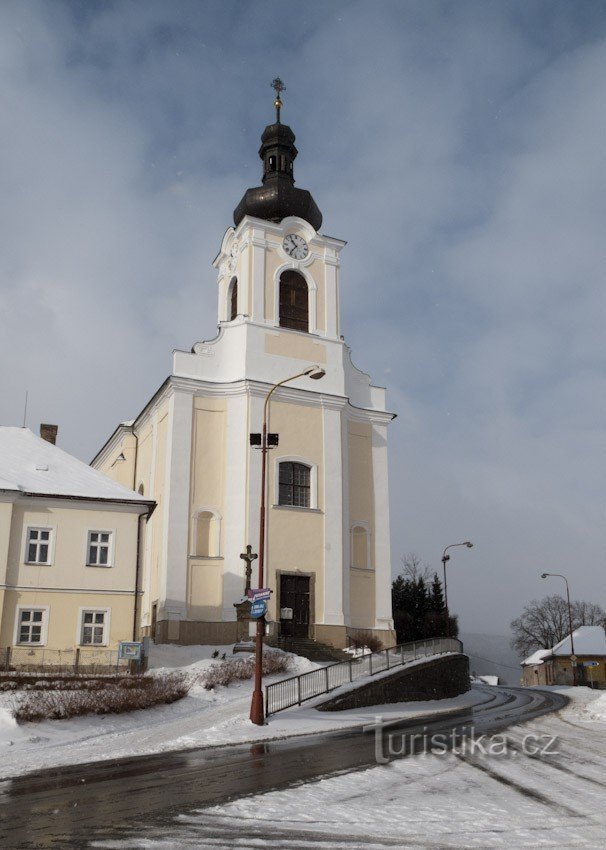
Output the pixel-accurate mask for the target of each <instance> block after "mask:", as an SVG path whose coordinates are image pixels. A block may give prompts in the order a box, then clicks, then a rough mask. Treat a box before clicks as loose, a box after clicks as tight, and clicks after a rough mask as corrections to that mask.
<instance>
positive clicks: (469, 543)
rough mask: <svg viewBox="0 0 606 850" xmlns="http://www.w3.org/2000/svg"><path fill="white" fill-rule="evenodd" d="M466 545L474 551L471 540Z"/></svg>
mask: <svg viewBox="0 0 606 850" xmlns="http://www.w3.org/2000/svg"><path fill="white" fill-rule="evenodd" d="M465 545H466V546H467V548H468V549H473V543H472V542H471V540H467V541H466V543H465Z"/></svg>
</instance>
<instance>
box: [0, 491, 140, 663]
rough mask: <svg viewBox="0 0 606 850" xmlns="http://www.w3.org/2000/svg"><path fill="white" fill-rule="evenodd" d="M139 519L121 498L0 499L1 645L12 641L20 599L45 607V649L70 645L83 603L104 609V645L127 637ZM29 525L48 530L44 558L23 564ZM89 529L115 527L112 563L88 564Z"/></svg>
mask: <svg viewBox="0 0 606 850" xmlns="http://www.w3.org/2000/svg"><path fill="white" fill-rule="evenodd" d="M8 507H12V511H10V512H9V510H8ZM7 519H10V523H8V522H7ZM138 522H139V512H138V510H136V509H133V508H130V509H129V508H126V507H124V506H118V505H116V506H113V507H110V506H104V505H99V503H86V502H67V501H64V500H60V499H36V501H35V502H34V501H31V502H30V501H27V502H21V501H17V502H16V503H15V504H14V505H12V506H7V505H6V504H1V505H0V557H3V558H4V564H5V565H6V574H5V577H4V582H3V583H4V584H6V585H8V587H7V588H6V589H4V590H3V598H1V599H0V601H1V608H0V614H1V620H0V646H2V647H5V646H11V645H14V640H15V622H16V613H17V607H18V606H23V607H48V613H47V615H46V632H47V636H46V641H45V644H44V645H45V647H46V648H47V649H61V650H67V649H70V648H71V649H73V648H74V646H76V645H77V644H78V642H79V639H80V638H79V629H80V626H81V620H80V609H82V608H87V609H109V612H110V614H109V626H110V630H109V633H108V640H107V643H106V644H104V648H115V647H116V646H117V644H118V641H120V640H131V639H132V635H133V605H134V589H135V578H136V567H137V560H136V552H137V527H138ZM29 527H44V528H50V529H52V539H51V559H50V560H51V563H50V564H49V565H34V564H28V563H26V541H27V529H28V528H29ZM94 530H98V531H111V532H112V547H113V551H112V555H113V557H112V559H111V564H112V565H111V566H109V567H89V566H87V565H86V560H87V539H88V532H89V531H94ZM3 553H5V554H4V556H3ZM0 564H1V562H0ZM35 649H36V647H35V646H34V647H31V646H27V647H25V648H20V650H19V652H20V654H21V655H23V653H24V652H25V650H27V651H28V653H29V652H30V651H32V650H35ZM28 658H29V659H30V661H29V662H28V663H30V662H31V663H35V661H33V660H32V659H33V656H32V657H31V658H30V656H29V655H28ZM22 660H24V661H25V660H27V659H22Z"/></svg>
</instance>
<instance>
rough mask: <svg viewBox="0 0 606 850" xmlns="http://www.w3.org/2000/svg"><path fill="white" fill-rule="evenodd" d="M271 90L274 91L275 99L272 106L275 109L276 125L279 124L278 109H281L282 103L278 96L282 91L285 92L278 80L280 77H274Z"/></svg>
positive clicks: (284, 87) (282, 84) (280, 81)
mask: <svg viewBox="0 0 606 850" xmlns="http://www.w3.org/2000/svg"><path fill="white" fill-rule="evenodd" d="M271 87H272V89H275V91H276V99H275V100H274V106H275V107H276V123H277V124H279V123H280V109H281V108H282V101H281V100H280V94H281V93H282V92H283V91H286V86H285V85H284V83H283V82H282V80H281V79H280V77H276V78H275V80H272V83H271Z"/></svg>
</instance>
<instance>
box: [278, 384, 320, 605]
mask: <svg viewBox="0 0 606 850" xmlns="http://www.w3.org/2000/svg"><path fill="white" fill-rule="evenodd" d="M270 430H271V431H277V432H278V433H279V434H280V445H279V447H278V448H277V449H275V450H273V451H272V452H270V460H269V486H268V503H269V505H270V506H272V507H270V508H269V510H268V512H267V546H268V559H267V561H268V563H267V566H268V582H269V584H268V586H269V587H273V588H276V586H277V584H276V570H280V571H281V572H296V571H300V572H303V573H313V574H315V582H316V583H315V606H316V610H315V612H313V615H314V620H316V621H321V620H322V619H323V616H324V611H323V599H324V513H323V511H324V484H323V475H324V468H323V430H322V411H321V409H319V408H317V407H306V406H305V405H302V404H293V403H287V402H281V401H273V402H272V405H271V420H270ZM288 456H294V457H300V458H301V459H302V460H304V461H306V462H307V463H311V464H314V465H315V466H316V467H317V509H316V510H306V509H302V508H288V507H273V506H275V505H276V504H277V501H278V494H277V492H276V485H275V479H276V464H277V463H279V461H280V459H281V458H284V457H288ZM312 500H313V496H312ZM269 610H270V615H271V616H272V617H273V618H276V617H277V612H276V594H275V593H274V595H273V596H272V600H271V602H270V605H269ZM278 619H279V618H278Z"/></svg>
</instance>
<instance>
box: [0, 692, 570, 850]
mask: <svg viewBox="0 0 606 850" xmlns="http://www.w3.org/2000/svg"><path fill="white" fill-rule="evenodd" d="M489 691H490V694H491V696H492V697H493V698H492V699H491V701H490V702H489V703H485V704H483V705H482V706H478V707H477V708H475V709H473V710H465V711H460V712H456V713H450V714H448V715H442V716H441V717H440V718H439V719H437V720H434V721H433V722H426V723H419V721H418V720H417V721H414V722H410V721H409V722H408V723H401V722H399V723H397V724H394V725H392V726H391V727H390V731H392V732H398V733H400V732H402V733H405V734H406V735H411V734H415V733H420V732H429V733H430V734H431V733H438V732H440V733H445V732H451V730H456V732H457V734H458V735H465V734H469V732H470V730H471V729H472V728H473V730H474V732H475V733H476V734H481V733H488V732H496V731H498V730H500V729H503V728H505V727H506V726H508V725H511V724H513V723H521V722H524V721H525V720H530V719H532V718H534V717H538V716H540V715H541V714H545V713H547V712H550V711H557V710H558V709H560V708H562V707H563V706H564V705H565V704H566V702H567V700H566V698H565V697H563V696H560V695H559V694H555V693H548V692H543V691H537V690H532V691H531V690H524V689H521V688H500V687H499V688H491V689H489ZM374 764H376V761H375V740H374V735H373V734H372V733H370V734H369V733H367V734H364V733H363V732H362V731H361V730H360V729H359V728H358V729H356V730H350V731H341V732H336V733H330V734H321V735H306V736H300V737H297V738H289V739H282V740H277V741H268V742H265V743H259V744H240V745H236V746H228V747H217V748H204V749H196V750H189V751H182V752H173V753H170V752H169V753H162V754H159V755H153V756H141V757H135V758H127V759H120V760H118V761H111V762H110V761H107V762H97V763H95V764H86V765H76V766H70V767H61V768H56V769H53V770H45V771H41V772H39V773H30V774H27V775H26V776H22V777H17V778H13V779H7V780H4V781H2V782H1V783H0V847H2V848H6V850H9V848H10V850H21V848H85V847H90V846H91V844H90V842H92V841H99V840H103V839H105V840H108V839H113V840H120V839H122V840H126V841H128V836H133V835H145V834H148V833H149V832H151V831H153V830H154V829H159V830H161V831H165V830H166V828H167V827H168V826H169V825H170V823H171V822H172V820H173V818H174V817H175V816H176V815H178V814H184V813H187V812H190V811H192V810H193V809H199V808H202V807H204V806H209V805H214V804H216V803H220V802H225V801H226V800H230V799H234V798H238V797H244V796H247V795H250V794H255V793H261V792H264V791H269V790H273V789H277V788H285V787H288V786H293V785H296V784H298V783H301V782H305V781H308V780H311V779H315V778H318V777H321V776H327V775H330V774H334V773H336V772H343V771H351V770H359V769H363V768H367V767H372V766H373V765H374ZM0 769H1V768H0Z"/></svg>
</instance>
